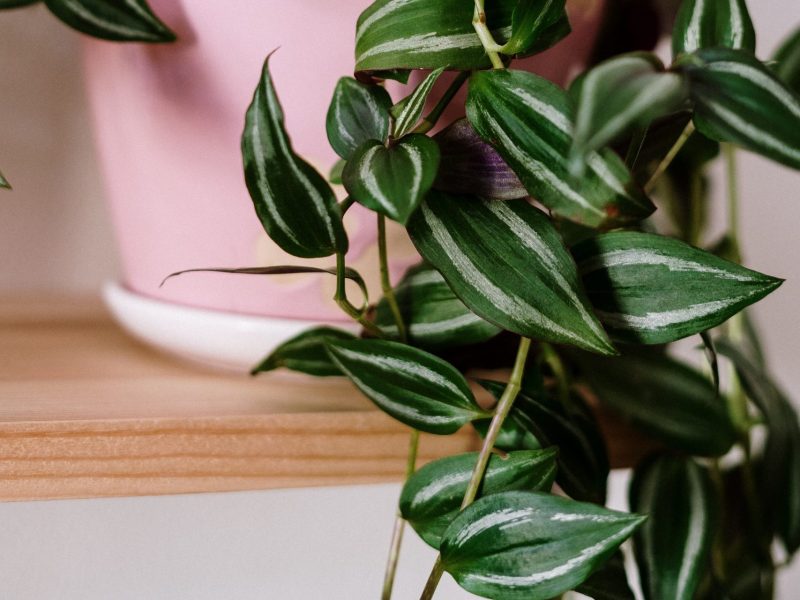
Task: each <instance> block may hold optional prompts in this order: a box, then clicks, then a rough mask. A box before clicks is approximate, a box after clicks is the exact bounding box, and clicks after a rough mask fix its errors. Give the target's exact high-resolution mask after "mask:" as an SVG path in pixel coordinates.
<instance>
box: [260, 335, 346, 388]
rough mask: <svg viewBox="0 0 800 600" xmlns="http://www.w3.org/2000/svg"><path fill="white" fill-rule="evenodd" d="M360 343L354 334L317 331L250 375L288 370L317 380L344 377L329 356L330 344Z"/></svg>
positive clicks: (277, 352) (276, 352)
mask: <svg viewBox="0 0 800 600" xmlns="http://www.w3.org/2000/svg"><path fill="white" fill-rule="evenodd" d="M353 339H356V336H354V335H353V334H352V333H349V332H347V331H342V330H341V329H334V328H333V327H315V328H314V329H309V330H308V331H304V332H303V333H301V334H300V335H297V336H295V337H293V338H292V339H290V340H287V341H285V342H284V343H283V344H281V345H280V346H278V347H277V348H275V350H273V351H272V353H271V354H270V355H269V356H267V357H266V358H265V359H264V360H263V361H261V362H260V363H259V364H258V365H257V366H255V367H254V368H253V370H252V371H250V374H251V375H256V374H257V373H266V372H268V371H273V370H275V369H280V368H286V369H289V370H290V371H298V372H300V373H306V374H307V375H314V376H315V377H332V376H336V375H341V374H342V372H341V370H340V369H339V367H337V366H336V364H334V362H333V361H332V360H331V357H330V355H329V354H328V349H327V347H326V344H327V343H328V342H329V341H335V340H353Z"/></svg>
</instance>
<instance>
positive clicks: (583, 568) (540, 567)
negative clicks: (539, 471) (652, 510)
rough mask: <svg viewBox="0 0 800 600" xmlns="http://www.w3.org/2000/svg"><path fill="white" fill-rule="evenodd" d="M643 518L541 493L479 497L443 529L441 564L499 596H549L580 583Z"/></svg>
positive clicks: (503, 599) (522, 599) (467, 584)
mask: <svg viewBox="0 0 800 600" xmlns="http://www.w3.org/2000/svg"><path fill="white" fill-rule="evenodd" d="M643 520H644V517H640V516H638V515H632V514H626V513H620V512H616V511H611V510H608V509H605V508H601V507H599V506H596V505H594V504H584V503H581V502H575V501H574V500H569V499H568V498H562V497H559V496H552V495H549V494H544V493H541V492H502V493H500V494H493V495H491V496H486V497H485V498H481V499H480V500H478V501H477V502H475V503H474V504H472V505H470V506H468V507H467V508H466V509H465V510H464V511H463V512H462V513H461V514H460V515H458V516H457V517H456V518H455V520H454V521H453V523H452V524H451V525H450V527H448V528H447V530H446V531H445V533H444V536H443V538H442V544H441V557H442V565H443V566H444V568H445V570H446V571H448V572H449V573H450V574H451V575H452V576H453V577H454V578H455V579H456V581H457V582H458V584H459V585H460V586H461V587H463V588H464V589H466V590H468V591H470V592H472V593H474V594H478V595H480V596H484V597H489V598H495V599H497V600H549V599H550V598H553V597H556V596H559V595H560V594H562V593H563V592H565V591H567V590H570V589H572V588H574V587H575V586H577V585H580V584H581V583H582V582H583V581H585V580H586V578H587V577H589V575H591V573H592V571H593V570H595V569H596V568H598V567H599V566H601V565H602V564H603V563H604V562H605V561H606V560H607V559H608V557H609V556H611V555H612V554H613V553H614V551H616V549H617V548H618V547H619V545H620V544H621V543H622V542H624V541H625V540H626V539H627V538H628V537H630V535H631V534H632V533H633V532H634V531H635V530H636V528H637V527H638V526H639V525H641V523H642V521H643Z"/></svg>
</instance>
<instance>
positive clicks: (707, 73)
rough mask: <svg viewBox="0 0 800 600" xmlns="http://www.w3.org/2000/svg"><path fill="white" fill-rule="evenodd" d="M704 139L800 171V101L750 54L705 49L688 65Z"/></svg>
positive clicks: (688, 60)
mask: <svg viewBox="0 0 800 600" xmlns="http://www.w3.org/2000/svg"><path fill="white" fill-rule="evenodd" d="M683 67H684V68H685V69H686V73H687V74H688V76H689V82H690V89H691V95H692V99H693V100H694V104H695V116H694V122H695V125H697V128H698V129H699V130H700V132H701V133H703V134H704V135H706V136H708V137H710V138H712V139H715V140H717V141H726V142H733V143H735V144H738V145H740V146H742V147H744V148H747V149H748V150H752V151H753V152H757V153H759V154H763V155H764V156H766V157H768V158H771V159H772V160H774V161H777V162H779V163H782V164H784V165H786V166H789V167H793V168H795V169H800V98H799V97H798V96H797V94H795V93H794V92H792V91H791V90H790V89H788V88H787V87H786V86H785V85H784V84H783V82H781V81H780V80H779V79H778V78H776V77H775V75H774V74H773V73H772V72H771V71H769V70H768V69H767V68H766V67H765V66H764V65H762V64H761V63H760V62H759V61H758V60H756V59H755V58H754V57H753V56H751V55H750V54H748V53H747V52H744V51H740V50H729V49H726V48H714V49H710V50H701V51H699V52H697V53H696V54H694V55H692V56H691V57H687V60H685V61H684V62H683Z"/></svg>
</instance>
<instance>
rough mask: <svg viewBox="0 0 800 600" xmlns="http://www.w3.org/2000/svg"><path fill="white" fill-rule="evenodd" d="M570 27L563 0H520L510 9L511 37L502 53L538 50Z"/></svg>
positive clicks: (551, 42)
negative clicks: (512, 13) (511, 11)
mask: <svg viewBox="0 0 800 600" xmlns="http://www.w3.org/2000/svg"><path fill="white" fill-rule="evenodd" d="M571 30H572V28H571V26H570V24H569V18H568V17H567V10H566V0H522V1H521V2H519V4H517V7H516V8H515V9H514V15H513V17H512V20H511V38H510V39H509V40H508V42H506V43H505V44H504V45H503V50H502V52H503V54H510V55H515V54H522V53H530V52H541V51H542V50H547V49H548V48H550V47H551V46H554V45H555V44H556V43H557V42H559V41H561V40H562V39H564V38H565V37H566V36H567V35H568V34H569V33H570V31H571Z"/></svg>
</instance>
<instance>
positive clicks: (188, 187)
mask: <svg viewBox="0 0 800 600" xmlns="http://www.w3.org/2000/svg"><path fill="white" fill-rule="evenodd" d="M151 3H152V5H153V8H154V9H155V10H156V12H157V13H158V14H159V15H160V16H161V17H162V18H163V19H164V21H165V22H166V23H168V24H169V25H170V26H171V27H172V28H173V29H174V30H175V31H176V33H177V34H178V38H179V41H178V42H177V43H176V44H172V45H157V46H149V45H144V44H110V43H106V42H99V41H95V40H87V42H86V46H85V60H86V73H87V81H88V88H89V96H90V101H91V104H92V107H93V111H94V120H95V126H96V137H97V142H98V145H99V148H100V155H101V160H102V163H103V167H104V170H105V174H106V180H107V189H108V193H109V198H110V202H111V214H112V218H113V222H114V226H115V229H116V234H117V238H118V243H119V248H120V253H121V258H122V265H123V277H124V281H123V284H124V287H125V288H126V289H127V290H128V291H129V292H133V293H134V294H135V295H137V296H139V297H147V298H151V299H156V300H158V301H162V302H166V303H170V305H183V306H190V307H199V308H203V309H211V310H213V311H225V312H228V313H236V314H247V315H259V316H263V317H271V318H278V319H301V320H311V321H342V320H343V317H342V314H341V312H340V311H339V310H338V309H337V308H336V307H335V306H334V305H333V303H332V302H331V297H332V295H333V289H334V288H333V281H332V279H333V278H329V277H325V276H282V277H271V278H268V277H246V276H231V275H217V274H197V275H187V276H183V277H180V278H177V279H175V280H172V281H170V282H169V283H168V284H166V285H165V286H164V287H162V288H159V283H160V282H161V280H162V279H163V277H164V276H165V275H167V274H168V273H171V272H173V271H177V270H180V269H186V268H191V267H205V266H212V267H213V266H224V267H238V266H254V265H266V264H292V263H297V262H299V260H298V259H295V258H293V257H290V256H287V255H285V254H284V253H283V252H282V251H281V250H280V249H278V248H277V247H276V246H275V245H274V244H273V243H272V242H271V241H270V240H269V239H268V238H267V236H266V235H265V234H264V232H263V230H262V229H261V226H260V224H259V222H258V220H257V218H256V217H255V214H254V211H253V207H252V204H251V202H250V200H249V197H248V195H247V190H246V188H245V185H244V178H243V175H242V163H241V155H240V149H239V138H240V135H241V130H242V125H243V122H244V112H245V109H246V108H247V106H248V104H249V102H250V99H251V96H252V93H253V90H254V88H255V85H256V83H257V81H258V77H259V73H260V69H261V65H262V62H263V60H264V57H265V56H266V55H267V54H268V53H269V52H270V51H271V50H274V49H275V48H280V49H279V51H278V52H277V53H276V54H275V56H274V57H273V59H272V60H271V62H270V67H271V70H272V73H273V77H274V79H275V82H276V85H277V87H278V92H279V95H280V97H281V101H282V103H283V106H284V109H285V113H286V121H287V126H288V128H289V130H290V133H291V136H292V140H293V142H294V146H295V149H296V150H297V151H298V152H299V153H300V154H302V155H303V156H304V157H306V158H307V159H308V160H310V161H311V162H312V163H313V164H315V165H316V166H317V167H318V168H319V169H320V171H322V172H323V173H326V172H327V169H328V168H329V167H330V166H331V165H332V163H333V162H334V160H335V156H334V154H333V152H332V150H331V149H330V148H329V146H328V143H327V139H326V135H325V114H326V111H327V107H328V103H329V101H330V97H331V94H332V92H333V89H334V86H335V84H336V81H337V79H338V78H339V77H340V76H342V75H347V74H350V73H352V69H353V38H354V29H355V22H356V18H357V17H358V15H359V13H360V12H361V11H362V10H363V9H364V8H365V7H366V6H367V5H368V4H369V2H367V0H357V1H344V2H329V1H323V0H294V1H292V2H286V1H285V0H239V1H238V2H236V3H235V7H232V6H231V5H230V4H229V3H226V2H208V1H205V0H152V1H151ZM581 4H582V5H585V4H587V2H586V0H584V1H583V2H581ZM592 4H594V3H592ZM576 29H577V30H578V31H577V32H576V34H574V35H573V41H568V42H566V43H562V44H561V45H560V46H559V47H558V48H557V49H556V51H551V52H550V53H548V54H549V57H548V56H544V57H540V58H539V59H538V60H537V61H536V63H538V64H539V65H545V67H546V71H547V73H546V74H547V75H548V76H551V77H553V78H556V79H563V78H564V77H565V75H566V71H567V65H569V64H570V63H572V62H574V58H575V57H576V56H583V55H585V49H586V48H587V47H588V44H589V40H590V39H591V38H592V37H593V36H592V35H591V32H587V30H585V28H583V27H582V26H580V25H579V26H578V27H577V28H576ZM587 33H588V34H587ZM309 44H310V45H311V48H310V49H309V48H308V46H309ZM348 221H349V222H348V223H347V226H348V229H349V231H350V232H351V233H350V240H351V243H350V247H351V251H350V255H349V257H348V258H349V262H350V264H351V265H352V266H354V267H355V268H357V269H358V270H360V271H361V272H362V273H363V274H365V275H367V276H369V275H371V274H372V276H373V277H374V274H375V272H376V270H377V269H376V267H377V265H376V262H377V259H376V256H375V255H376V253H375V252H373V251H372V250H373V248H374V231H375V224H374V217H373V216H372V215H370V214H368V213H367V212H366V211H365V210H361V209H359V208H358V207H355V208H354V209H353V210H351V211H350V213H349V214H348ZM392 231H393V233H392V236H393V238H394V239H392V240H391V241H390V243H391V245H392V255H393V257H394V259H395V263H396V264H395V268H396V270H397V269H401V268H403V267H405V266H407V265H408V264H410V263H411V262H413V259H414V253H413V249H412V248H411V246H410V243H409V242H408V241H407V240H406V239H405V235H404V233H403V232H402V230H400V229H399V228H395V229H393V230H392ZM314 262H315V263H316V264H319V265H324V266H330V265H331V264H332V262H333V260H332V259H321V260H317V261H314ZM122 318H123V320H126V319H125V317H124V316H123V317H122ZM128 324H129V325H130V323H128ZM134 329H135V327H134ZM140 334H141V332H140ZM144 337H147V335H144ZM160 345H164V344H160ZM268 346H269V344H268V343H266V342H265V343H264V344H263V348H262V350H263V351H266V350H268V349H269V348H268ZM173 350H175V351H177V352H179V353H181V352H184V351H183V350H181V349H179V348H175V349H173ZM261 353H263V352H259V354H261ZM257 358H258V356H255V357H254V358H253V360H255V359H257ZM223 362H225V361H223Z"/></svg>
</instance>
